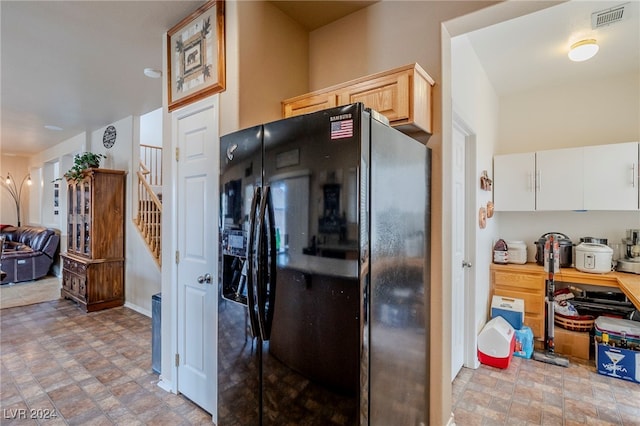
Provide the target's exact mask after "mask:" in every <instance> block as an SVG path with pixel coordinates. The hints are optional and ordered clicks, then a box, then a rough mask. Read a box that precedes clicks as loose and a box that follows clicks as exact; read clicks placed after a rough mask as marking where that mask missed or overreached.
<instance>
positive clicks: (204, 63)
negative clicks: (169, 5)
mask: <svg viewBox="0 0 640 426" xmlns="http://www.w3.org/2000/svg"><path fill="white" fill-rule="evenodd" d="M224 43H225V42H224V0H212V1H208V2H207V3H205V4H204V5H202V6H201V7H200V8H198V10H196V11H195V12H194V13H192V14H191V15H189V16H187V17H186V18H185V19H183V20H182V21H180V22H179V23H178V24H177V25H175V26H174V27H173V28H171V29H170V30H169V31H168V32H167V61H168V63H167V82H168V86H169V97H168V98H169V99H168V100H169V102H168V108H169V111H173V110H174V109H176V108H180V107H182V106H184V105H187V104H190V103H192V102H195V101H197V100H200V99H202V98H204V97H207V96H210V95H212V94H215V93H219V92H222V91H223V90H224V89H225V52H224Z"/></svg>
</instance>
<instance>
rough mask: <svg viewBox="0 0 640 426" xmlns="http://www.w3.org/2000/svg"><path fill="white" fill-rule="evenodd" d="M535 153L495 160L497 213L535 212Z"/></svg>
mask: <svg viewBox="0 0 640 426" xmlns="http://www.w3.org/2000/svg"><path fill="white" fill-rule="evenodd" d="M535 165H536V157H535V154H534V153H533V152H529V153H524V154H509V155H496V156H495V157H494V158H493V202H494V205H495V210H496V211H533V210H535V208H536V204H535V203H536V198H535V186H534V174H535Z"/></svg>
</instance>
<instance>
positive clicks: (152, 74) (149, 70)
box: [143, 68, 162, 78]
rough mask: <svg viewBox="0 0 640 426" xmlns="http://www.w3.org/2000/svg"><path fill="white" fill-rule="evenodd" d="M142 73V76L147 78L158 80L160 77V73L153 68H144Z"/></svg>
mask: <svg viewBox="0 0 640 426" xmlns="http://www.w3.org/2000/svg"><path fill="white" fill-rule="evenodd" d="M143 72H144V75H146V76H147V77H149V78H160V77H162V71H160V70H156V69H153V68H145V69H144V71H143Z"/></svg>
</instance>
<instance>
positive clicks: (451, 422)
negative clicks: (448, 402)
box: [447, 413, 456, 426]
mask: <svg viewBox="0 0 640 426" xmlns="http://www.w3.org/2000/svg"><path fill="white" fill-rule="evenodd" d="M447 426H456V421H455V419H454V418H453V413H451V417H449V421H448V422H447Z"/></svg>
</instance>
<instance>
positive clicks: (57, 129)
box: [44, 124, 62, 132]
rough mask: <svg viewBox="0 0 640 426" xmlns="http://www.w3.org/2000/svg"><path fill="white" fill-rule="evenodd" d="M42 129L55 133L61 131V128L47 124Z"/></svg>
mask: <svg viewBox="0 0 640 426" xmlns="http://www.w3.org/2000/svg"><path fill="white" fill-rule="evenodd" d="M44 128H45V129H47V130H55V131H57V132H59V131H61V130H62V127H58V126H54V125H53V124H47V125H45V126H44Z"/></svg>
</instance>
